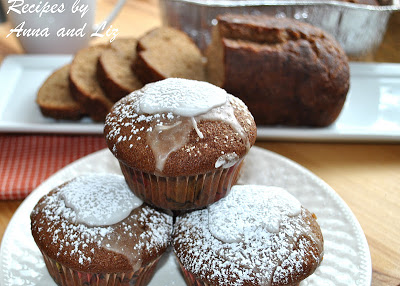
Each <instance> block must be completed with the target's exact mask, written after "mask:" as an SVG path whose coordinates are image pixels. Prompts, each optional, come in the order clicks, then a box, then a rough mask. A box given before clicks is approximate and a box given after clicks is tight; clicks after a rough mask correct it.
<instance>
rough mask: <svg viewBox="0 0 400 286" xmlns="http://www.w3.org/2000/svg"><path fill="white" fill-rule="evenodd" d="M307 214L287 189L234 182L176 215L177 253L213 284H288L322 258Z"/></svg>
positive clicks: (320, 248)
mask: <svg viewBox="0 0 400 286" xmlns="http://www.w3.org/2000/svg"><path fill="white" fill-rule="evenodd" d="M263 192H264V193H269V192H271V193H270V194H264V193H263ZM306 216H307V213H306V211H305V210H304V209H303V208H301V206H300V203H299V202H298V201H297V200H296V199H295V198H293V197H292V196H291V195H289V194H288V193H286V191H285V190H282V189H280V188H268V187H261V186H240V187H239V186H235V187H233V188H232V190H231V192H230V194H229V195H228V196H227V197H226V198H225V199H222V200H221V201H219V202H217V203H216V204H213V205H211V206H210V207H208V209H204V210H199V211H195V212H192V213H190V214H186V215H184V216H182V217H179V218H178V219H177V222H176V225H175V231H174V248H175V253H176V255H177V257H178V259H179V260H180V262H181V263H182V265H183V266H184V268H185V269H187V270H188V271H190V272H192V273H194V275H196V276H197V277H199V279H202V280H203V281H207V282H209V283H211V284H218V285H243V284H245V285H249V284H251V285H272V284H274V285H277V284H282V285H283V284H285V283H286V284H288V283H289V284H290V283H293V282H296V281H297V280H296V279H297V277H298V276H303V278H304V275H308V274H311V272H310V273H308V274H307V271H313V270H314V269H315V267H317V266H318V265H319V263H320V262H321V260H322V253H323V246H322V241H321V240H320V239H319V238H318V235H317V234H316V233H314V232H313V231H312V230H311V227H310V225H309V223H308V222H307V219H306ZM270 219H271V220H272V221H273V223H270V221H269V220H270ZM278 222H279V225H278ZM286 284H285V285H286Z"/></svg>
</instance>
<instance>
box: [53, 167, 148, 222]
mask: <svg viewBox="0 0 400 286" xmlns="http://www.w3.org/2000/svg"><path fill="white" fill-rule="evenodd" d="M61 197H62V198H63V199H64V201H65V205H66V206H67V207H69V208H72V209H73V210H74V212H75V213H76V218H75V219H76V222H78V223H84V224H86V225H88V226H108V225H112V224H115V223H118V222H120V221H122V220H123V219H125V218H126V217H127V216H128V215H129V214H130V213H131V211H132V210H133V209H135V208H137V207H139V206H141V205H142V203H143V201H141V200H140V199H139V198H138V197H136V196H135V195H134V194H133V193H132V191H131V190H130V189H129V187H128V185H127V184H126V182H125V179H124V177H123V176H119V175H113V174H90V175H85V176H80V177H77V178H75V179H73V180H72V181H70V182H69V183H67V184H66V185H65V186H64V187H63V188H62V190H61Z"/></svg>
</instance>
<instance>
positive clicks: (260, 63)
mask: <svg viewBox="0 0 400 286" xmlns="http://www.w3.org/2000/svg"><path fill="white" fill-rule="evenodd" d="M206 56H207V58H208V63H207V76H208V80H209V81H210V82H211V83H213V84H215V85H218V86H220V87H222V88H224V89H226V91H228V92H229V93H231V94H234V95H235V96H237V97H239V98H240V99H242V100H243V101H244V102H245V103H246V105H247V106H248V107H249V110H250V112H251V113H252V114H253V116H254V118H255V121H256V123H257V124H259V125H290V126H299V125H300V126H317V127H321V126H327V125H329V124H331V123H332V122H333V121H335V120H336V118H337V117H338V115H339V113H340V111H341V110H342V107H343V104H344V102H345V99H346V95H347V92H348V90H349V83H350V81H349V79H350V72H349V64H348V59H347V57H346V54H345V52H344V51H343V49H342V48H341V47H340V45H339V43H338V42H337V41H336V40H335V39H334V38H333V37H332V36H330V35H329V34H327V33H326V32H325V31H323V30H321V29H319V28H317V27H314V26H311V25H310V24H307V23H303V22H299V21H297V20H295V19H289V18H274V17H269V16H267V15H232V14H231V15H229V14H225V15H221V16H219V17H218V24H217V25H216V26H215V27H214V30H213V40H212V43H211V44H210V46H209V47H208V49H207V51H206Z"/></svg>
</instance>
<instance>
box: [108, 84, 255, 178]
mask: <svg viewBox="0 0 400 286" xmlns="http://www.w3.org/2000/svg"><path fill="white" fill-rule="evenodd" d="M170 85H171V86H170ZM163 92H165V93H166V94H165V95H162V93H163ZM160 94H161V95H160ZM175 97H176V99H177V103H175V102H174V98H175ZM188 98H189V99H188ZM190 98H191V99H190ZM195 98H198V99H195ZM210 98H211V100H210V101H209V99H210ZM215 98H219V99H218V100H215ZM164 99H165V101H166V102H164V103H163V100H164ZM222 99H223V100H222ZM205 101H209V102H205ZM192 107H196V108H192ZM234 108H235V109H237V110H240V112H245V113H248V115H249V116H251V115H250V113H249V112H248V109H247V107H246V106H245V105H244V103H243V102H242V101H241V100H239V99H238V98H235V97H234V96H232V95H230V94H227V93H226V92H225V91H224V90H223V89H220V88H218V87H216V86H213V85H211V84H209V83H205V82H198V81H193V80H186V79H173V78H172V79H167V80H162V81H159V82H156V83H151V84H148V85H146V86H145V87H144V88H142V89H140V90H136V91H134V92H132V93H131V94H130V95H128V96H126V97H125V98H123V99H122V100H121V101H120V102H118V103H117V104H116V105H115V106H114V108H113V111H112V113H111V114H110V115H109V116H107V118H106V125H108V126H111V127H112V128H111V130H109V132H108V133H107V135H106V136H107V139H109V140H115V139H117V140H116V143H115V144H114V146H113V147H112V148H111V150H112V152H113V153H114V154H116V153H117V152H118V147H117V145H118V144H119V143H120V142H123V141H129V142H130V145H129V146H133V145H134V144H135V143H136V141H138V140H141V138H142V137H143V136H145V137H146V141H147V142H148V145H149V147H151V150H152V152H153V154H154V158H155V160H156V172H158V173H160V174H162V171H163V169H164V165H165V161H166V160H167V159H168V156H169V155H170V154H171V153H172V152H175V151H177V150H179V149H180V148H182V147H184V146H185V145H186V143H187V142H188V139H189V134H190V132H191V131H192V130H195V132H196V133H197V135H198V136H199V140H201V139H203V138H205V137H206V136H207V134H204V132H202V131H201V130H200V129H201V128H199V127H198V123H199V122H201V121H222V122H225V123H227V124H229V125H230V126H231V127H232V129H233V131H234V132H236V133H237V134H238V135H239V136H240V137H241V138H242V140H243V142H244V144H246V148H247V149H249V148H250V142H249V138H248V135H247V133H246V130H244V129H243V127H242V126H241V124H240V123H239V122H238V120H237V118H236V116H235V114H234V110H235V109H234ZM149 112H152V113H151V114H149ZM143 121H145V122H148V123H149V124H150V127H149V128H146V130H142V129H139V128H137V127H136V124H139V123H141V122H143ZM250 123H251V122H250ZM127 128H129V129H130V130H129V132H130V133H131V135H130V136H122V135H120V134H121V132H122V131H121V130H126V129H127ZM142 131H143V132H145V134H143V133H142V134H141V135H140V136H138V135H137V134H138V133H139V132H142ZM221 160H222V159H221ZM220 163H221V161H219V162H216V163H215V164H216V165H219V164H220Z"/></svg>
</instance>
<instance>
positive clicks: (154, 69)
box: [132, 27, 205, 84]
mask: <svg viewBox="0 0 400 286" xmlns="http://www.w3.org/2000/svg"><path fill="white" fill-rule="evenodd" d="M132 69H133V71H134V73H135V74H136V76H137V77H138V78H139V79H140V81H141V82H142V83H143V84H146V83H149V82H154V81H159V80H162V79H165V78H169V77H177V78H186V79H195V80H205V72H204V63H203V57H202V54H201V52H200V50H199V49H198V47H197V46H196V44H195V43H194V42H193V41H192V39H191V38H190V37H189V36H188V35H186V34H185V33H184V32H181V31H179V30H176V29H174V28H170V27H161V28H156V29H154V30H152V31H150V32H149V33H147V34H145V35H144V36H143V37H141V38H140V39H139V41H138V45H137V56H136V60H135V61H134V64H133V66H132Z"/></svg>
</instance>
